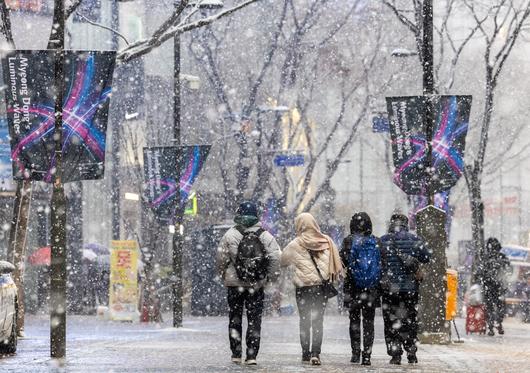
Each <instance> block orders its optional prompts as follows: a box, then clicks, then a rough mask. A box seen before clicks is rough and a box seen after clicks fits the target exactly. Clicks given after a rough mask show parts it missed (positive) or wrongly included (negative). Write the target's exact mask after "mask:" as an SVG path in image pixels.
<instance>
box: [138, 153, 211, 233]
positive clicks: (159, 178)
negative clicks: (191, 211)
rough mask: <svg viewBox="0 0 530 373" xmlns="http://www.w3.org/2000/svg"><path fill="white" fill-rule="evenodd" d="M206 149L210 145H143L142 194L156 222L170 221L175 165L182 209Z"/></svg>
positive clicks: (173, 205) (174, 208)
mask: <svg viewBox="0 0 530 373" xmlns="http://www.w3.org/2000/svg"><path fill="white" fill-rule="evenodd" d="M209 152H210V145H191V146H181V147H175V146H163V147H149V148H144V178H145V184H146V189H145V193H146V197H147V201H148V204H149V207H150V208H151V209H153V211H154V212H155V214H156V216H157V217H158V219H159V220H160V221H162V222H169V223H172V222H173V219H174V217H175V212H176V205H177V204H176V201H175V198H176V196H177V193H176V191H177V187H176V182H175V179H176V174H177V173H176V170H177V167H178V168H179V169H180V208H182V209H184V208H185V206H186V202H187V200H188V197H189V195H190V193H191V188H192V186H193V184H194V183H195V180H197V176H198V175H199V172H200V171H201V169H202V166H203V165H204V162H205V161H206V158H207V157H208V154H209ZM177 164H178V166H177Z"/></svg>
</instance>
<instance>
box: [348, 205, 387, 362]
mask: <svg viewBox="0 0 530 373" xmlns="http://www.w3.org/2000/svg"><path fill="white" fill-rule="evenodd" d="M350 232H351V234H350V235H349V236H348V237H346V238H345V239H344V241H343V242H342V248H341V251H340V256H341V260H342V262H343V263H344V265H345V266H346V269H347V270H346V276H345V279H344V288H343V289H344V307H345V308H347V309H349V311H350V342H351V350H352V356H351V360H350V361H351V362H352V363H359V361H361V358H360V356H361V316H362V320H363V335H362V341H363V350H362V351H363V352H362V362H361V363H362V365H370V364H371V362H370V356H371V353H372V345H373V343H374V318H375V308H376V306H377V305H378V301H379V299H378V298H379V296H380V295H379V281H380V278H381V253H380V249H379V240H378V239H377V238H376V237H375V236H373V235H372V221H371V219H370V217H369V216H368V214H367V213H365V212H358V213H356V214H354V215H353V216H352V218H351V221H350Z"/></svg>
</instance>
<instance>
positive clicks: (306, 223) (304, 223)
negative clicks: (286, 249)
mask: <svg viewBox="0 0 530 373" xmlns="http://www.w3.org/2000/svg"><path fill="white" fill-rule="evenodd" d="M294 227H295V229H296V236H297V238H298V242H299V243H300V245H301V246H302V247H303V248H305V249H306V250H315V251H322V250H327V249H328V248H329V240H328V238H327V237H326V236H325V235H324V234H322V232H321V231H320V227H319V226H318V223H317V221H316V220H315V218H314V217H313V215H311V214H310V213H308V212H303V213H301V214H300V215H298V216H297V217H296V218H295V219H294Z"/></svg>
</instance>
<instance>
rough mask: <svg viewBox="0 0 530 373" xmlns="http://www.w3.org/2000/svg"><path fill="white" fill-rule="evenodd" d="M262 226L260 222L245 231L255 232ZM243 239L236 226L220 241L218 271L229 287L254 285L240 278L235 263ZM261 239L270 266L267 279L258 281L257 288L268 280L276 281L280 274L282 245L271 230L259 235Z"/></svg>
mask: <svg viewBox="0 0 530 373" xmlns="http://www.w3.org/2000/svg"><path fill="white" fill-rule="evenodd" d="M260 228H261V225H260V224H259V223H258V224H256V225H253V226H252V227H250V228H247V229H246V230H245V231H251V232H255V231H257V230H258V229H260ZM242 239H243V235H242V234H241V233H240V232H239V231H238V230H237V229H236V228H234V227H232V228H230V229H229V230H228V231H227V232H226V233H225V235H224V236H223V238H222V239H221V242H220V243H219V248H218V249H217V271H218V273H219V275H220V276H221V278H222V279H223V282H224V285H225V286H227V287H231V286H235V287H251V286H252V285H251V284H249V283H246V282H243V281H241V280H240V279H239V277H238V276H237V272H236V267H235V265H234V263H235V260H236V256H237V248H238V246H239V243H240V242H241V240H242ZM259 239H260V241H261V242H262V243H263V245H264V246H265V250H266V251H267V256H268V258H269V268H268V273H267V279H266V280H264V281H262V282H261V283H258V284H257V285H256V286H255V288H260V287H263V286H264V285H265V283H266V282H267V281H269V282H274V281H276V280H277V279H278V277H279V276H280V246H278V243H277V242H276V239H275V238H274V237H273V236H272V234H270V233H269V232H267V231H265V232H263V233H262V234H261V235H260V236H259Z"/></svg>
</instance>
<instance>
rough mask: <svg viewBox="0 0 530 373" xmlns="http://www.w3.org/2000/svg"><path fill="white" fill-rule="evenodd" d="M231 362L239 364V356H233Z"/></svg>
mask: <svg viewBox="0 0 530 373" xmlns="http://www.w3.org/2000/svg"><path fill="white" fill-rule="evenodd" d="M232 363H234V364H241V358H240V357H233V358H232Z"/></svg>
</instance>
